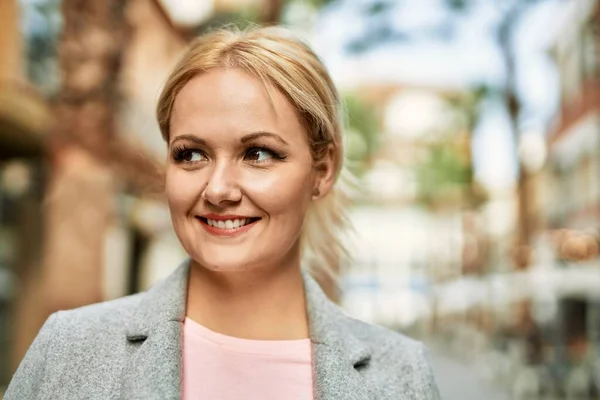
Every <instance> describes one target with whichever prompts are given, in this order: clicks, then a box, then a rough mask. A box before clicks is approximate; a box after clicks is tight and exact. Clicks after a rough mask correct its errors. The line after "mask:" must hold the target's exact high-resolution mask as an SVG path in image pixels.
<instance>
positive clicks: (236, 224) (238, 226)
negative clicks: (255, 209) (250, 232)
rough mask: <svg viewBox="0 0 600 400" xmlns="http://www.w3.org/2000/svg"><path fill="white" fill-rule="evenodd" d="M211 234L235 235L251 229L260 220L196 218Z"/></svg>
mask: <svg viewBox="0 0 600 400" xmlns="http://www.w3.org/2000/svg"><path fill="white" fill-rule="evenodd" d="M198 219H199V220H200V221H201V222H202V224H203V225H204V227H205V228H207V230H208V231H209V232H211V233H216V234H219V233H223V234H227V233H236V232H240V231H242V230H243V231H245V230H247V229H249V228H251V227H252V226H253V225H254V224H255V223H256V222H257V221H259V220H260V218H235V219H211V218H205V217H198Z"/></svg>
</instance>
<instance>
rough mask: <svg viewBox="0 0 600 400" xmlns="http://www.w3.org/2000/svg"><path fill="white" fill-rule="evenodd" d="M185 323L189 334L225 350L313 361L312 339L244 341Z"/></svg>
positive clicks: (193, 323)
mask: <svg viewBox="0 0 600 400" xmlns="http://www.w3.org/2000/svg"><path fill="white" fill-rule="evenodd" d="M184 323H185V327H186V332H187V333H188V334H192V335H194V336H195V337H196V338H198V339H200V340H203V341H206V342H210V343H211V344H213V345H217V346H219V347H220V348H222V349H223V350H227V351H232V352H236V353H245V354H259V355H268V356H270V357H281V358H287V357H289V356H293V357H294V358H295V357H298V358H299V359H304V360H305V361H310V360H311V352H310V347H311V340H310V338H306V339H293V340H256V339H244V338H238V337H234V336H228V335H224V334H222V333H218V332H215V331H213V330H210V329H208V328H206V327H205V326H203V325H201V324H199V323H197V322H196V321H194V320H192V319H190V318H188V317H186V318H185V321H184ZM307 350H309V351H307Z"/></svg>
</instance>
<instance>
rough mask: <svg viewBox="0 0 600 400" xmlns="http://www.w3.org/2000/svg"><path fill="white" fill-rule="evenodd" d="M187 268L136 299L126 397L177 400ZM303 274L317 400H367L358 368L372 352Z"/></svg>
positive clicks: (129, 336)
mask: <svg viewBox="0 0 600 400" xmlns="http://www.w3.org/2000/svg"><path fill="white" fill-rule="evenodd" d="M189 265H190V262H189V260H187V261H186V262H184V263H183V264H181V265H180V266H179V267H178V268H177V269H176V270H175V272H173V273H172V274H171V275H170V276H169V277H168V278H167V279H165V280H164V281H161V282H159V283H157V284H156V285H155V286H153V287H152V288H151V289H150V290H148V291H147V292H145V293H143V294H141V295H140V297H139V303H138V304H137V307H136V311H135V313H134V316H133V318H132V319H131V320H130V321H129V323H128V325H127V326H126V327H125V329H126V336H127V340H128V341H129V342H130V344H131V355H130V358H129V360H128V365H127V368H126V370H125V373H124V381H123V387H122V395H123V397H124V398H131V399H138V398H139V399H141V398H143V399H153V398H161V399H167V398H168V399H170V398H180V388H181V378H182V377H181V370H182V361H181V352H182V332H183V329H182V327H183V321H184V319H185V303H186V293H187V282H188V274H189ZM302 275H303V280H304V288H305V292H306V301H307V310H308V316H309V326H310V334H311V341H312V342H313V368H314V372H315V373H314V377H315V382H314V386H315V398H316V399H318V400H333V399H348V400H353V399H356V400H359V399H360V400H364V399H369V398H371V396H370V395H369V392H370V391H369V389H368V387H367V385H366V384H365V382H363V378H362V376H361V375H360V373H359V372H358V371H357V369H356V367H357V366H358V365H362V364H365V363H367V362H368V360H369V357H370V354H371V351H370V349H369V348H368V347H367V346H366V345H365V344H364V342H362V341H361V340H360V339H359V338H357V337H355V336H354V335H353V334H352V331H353V329H352V325H353V320H352V319H350V318H348V317H347V316H346V315H344V314H343V312H342V311H341V310H340V309H339V308H338V307H337V306H336V305H335V304H333V303H332V302H331V301H330V300H329V299H328V298H327V296H326V295H325V294H324V293H323V291H322V290H321V288H320V286H319V284H318V283H317V282H316V281H315V280H314V279H313V278H312V277H311V276H310V275H309V274H308V273H306V272H303V274H302Z"/></svg>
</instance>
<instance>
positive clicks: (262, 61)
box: [6, 28, 439, 400]
mask: <svg viewBox="0 0 600 400" xmlns="http://www.w3.org/2000/svg"><path fill="white" fill-rule="evenodd" d="M157 117H158V121H159V125H160V128H161V130H162V134H163V136H164V139H165V141H166V142H167V145H168V157H167V158H168V159H167V167H166V186H165V187H166V195H167V200H168V203H169V208H170V211H171V217H172V221H173V226H174V229H175V232H176V234H177V236H178V238H179V240H180V242H181V244H182V245H183V247H184V249H185V250H186V252H187V253H188V254H189V257H190V259H189V261H186V262H185V263H183V264H182V265H181V266H180V267H179V268H178V269H177V270H176V271H175V272H174V273H173V274H172V275H171V276H170V277H168V278H167V279H166V280H165V281H163V282H161V283H158V284H157V285H155V286H154V287H152V288H151V289H150V290H148V291H147V292H144V293H140V294H137V295H134V296H129V297H126V298H123V299H119V300H116V301H110V302H106V303H101V304H97V305H92V306H88V307H84V308H80V309H77V310H71V311H61V312H58V313H55V314H53V315H52V316H51V317H50V318H49V319H48V321H47V322H46V323H45V325H44V326H43V328H42V329H41V331H40V333H39V334H38V337H37V338H36V339H35V341H34V343H33V345H32V346H31V348H30V349H29V351H28V353H27V355H26V356H25V358H24V360H23V362H22V363H21V365H20V367H19V369H18V371H17V372H16V374H15V376H14V378H13V380H12V382H11V384H10V386H9V388H8V392H7V393H6V398H7V399H9V400H10V399H32V398H42V399H46V398H52V399H61V398H69V399H72V398H86V399H87V398H93V399H111V398H124V399H175V398H180V397H183V398H184V399H223V400H226V399H298V400H300V399H302V400H304V399H313V398H316V399H328V400H329V399H341V400H350V399H356V400H365V399H390V400H392V399H394V400H396V399H437V398H439V395H438V392H437V388H436V386H435V383H434V378H433V376H432V373H431V370H430V367H429V365H428V362H427V360H426V356H425V350H424V347H423V346H422V345H421V344H420V343H418V342H416V341H413V340H411V339H409V338H407V337H404V336H402V335H400V334H397V333H393V332H391V331H387V330H385V329H383V328H380V327H376V326H371V325H368V324H365V323H362V322H359V321H356V320H353V319H351V318H349V317H347V316H345V315H344V314H343V313H342V312H341V311H340V310H339V309H338V308H337V307H336V306H335V305H334V304H333V303H331V302H329V301H328V300H327V298H326V296H325V295H324V294H323V292H322V291H321V289H320V288H319V286H318V285H317V284H316V282H315V281H314V280H313V279H312V278H311V276H310V275H309V274H308V273H307V272H306V271H305V270H303V269H301V264H303V265H304V266H308V265H310V266H313V268H314V266H315V265H316V266H317V268H327V260H329V259H331V257H330V255H331V252H332V251H337V250H338V249H339V247H340V245H339V240H337V237H338V235H337V231H338V230H339V227H340V226H341V225H342V221H343V215H342V212H341V209H340V208H339V207H338V205H339V204H338V203H339V198H340V193H339V188H334V183H335V181H336V179H337V177H338V175H339V174H340V171H341V170H342V158H343V154H342V137H341V125H340V122H339V121H340V118H339V117H340V115H339V98H338V94H337V92H336V90H335V88H334V85H333V83H332V81H331V79H330V77H329V76H328V73H327V71H326V70H325V67H324V66H323V64H322V63H321V62H320V61H319V59H318V58H317V56H315V54H314V53H313V52H312V51H311V50H310V49H309V48H308V47H307V45H305V44H304V43H302V42H301V41H299V40H297V39H295V38H293V37H292V35H291V34H290V33H289V32H288V31H286V30H284V29H282V28H262V29H254V30H250V31H247V32H234V31H230V30H222V31H218V32H215V33H212V34H210V35H207V36H204V37H202V38H200V39H198V40H197V41H196V42H194V43H193V44H192V46H191V48H190V49H189V51H188V52H187V53H186V54H185V56H184V57H183V59H182V60H181V61H180V63H179V64H178V65H177V66H176V68H175V70H174V72H173V73H172V75H171V76H170V77H169V79H168V81H167V83H166V85H165V88H164V90H163V92H162V95H161V96H160V99H159V103H158V109H157Z"/></svg>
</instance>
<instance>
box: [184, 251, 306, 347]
mask: <svg viewBox="0 0 600 400" xmlns="http://www.w3.org/2000/svg"><path fill="white" fill-rule="evenodd" d="M186 314H187V317H188V318H190V319H192V320H194V321H196V322H197V323H199V324H201V325H203V326H205V327H206V328H208V329H210V330H213V331H215V332H219V333H222V334H224V335H228V336H234V337H239V338H244V339H256V340H294V339H304V338H307V337H309V329H308V317H307V312H306V300H305V293H304V284H303V279H302V274H301V272H300V263H299V261H297V258H296V262H288V263H283V265H277V266H276V267H275V268H272V269H266V268H265V269H257V270H251V271H235V272H215V271H211V270H209V269H207V268H204V267H203V266H201V265H199V264H198V263H196V262H194V261H192V263H191V266H190V277H189V283H188V296H187V312H186Z"/></svg>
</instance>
